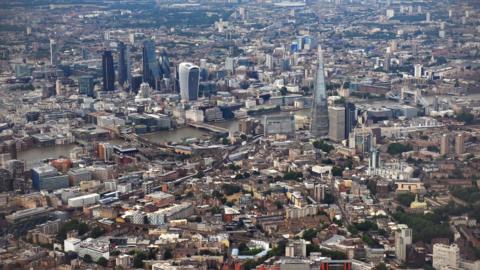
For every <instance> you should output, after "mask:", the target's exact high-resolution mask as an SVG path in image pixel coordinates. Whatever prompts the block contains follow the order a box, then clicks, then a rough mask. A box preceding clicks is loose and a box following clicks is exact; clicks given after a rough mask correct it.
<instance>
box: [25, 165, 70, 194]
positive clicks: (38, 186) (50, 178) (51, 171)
mask: <svg viewBox="0 0 480 270" xmlns="http://www.w3.org/2000/svg"><path fill="white" fill-rule="evenodd" d="M32 186H33V188H34V189H35V190H55V189H60V188H66V187H68V186H69V182H68V175H63V174H60V173H59V172H58V171H57V169H55V168H54V167H52V166H50V165H45V166H42V167H36V168H33V169H32Z"/></svg>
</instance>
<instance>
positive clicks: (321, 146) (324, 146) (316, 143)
mask: <svg viewBox="0 0 480 270" xmlns="http://www.w3.org/2000/svg"><path fill="white" fill-rule="evenodd" d="M313 147H315V148H317V149H320V150H322V151H323V152H326V153H330V151H332V150H333V149H334V147H333V146H332V145H331V144H328V143H326V142H325V141H323V140H320V141H314V142H313Z"/></svg>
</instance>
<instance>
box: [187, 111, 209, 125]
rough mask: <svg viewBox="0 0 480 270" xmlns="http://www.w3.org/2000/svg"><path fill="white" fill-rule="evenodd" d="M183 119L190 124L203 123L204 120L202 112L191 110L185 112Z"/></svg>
mask: <svg viewBox="0 0 480 270" xmlns="http://www.w3.org/2000/svg"><path fill="white" fill-rule="evenodd" d="M185 119H187V121H191V122H200V123H201V122H203V121H204V120H205V115H204V113H203V111H202V110H198V109H191V110H188V111H186V112H185Z"/></svg>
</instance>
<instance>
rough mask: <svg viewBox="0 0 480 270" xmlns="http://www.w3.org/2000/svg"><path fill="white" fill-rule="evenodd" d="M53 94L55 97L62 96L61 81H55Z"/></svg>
mask: <svg viewBox="0 0 480 270" xmlns="http://www.w3.org/2000/svg"><path fill="white" fill-rule="evenodd" d="M55 94H56V95H57V96H61V95H63V85H62V80H60V79H57V80H56V81H55Z"/></svg>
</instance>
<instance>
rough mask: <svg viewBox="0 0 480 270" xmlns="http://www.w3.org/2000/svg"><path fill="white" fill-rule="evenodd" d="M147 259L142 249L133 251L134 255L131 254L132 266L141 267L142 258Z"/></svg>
mask: <svg viewBox="0 0 480 270" xmlns="http://www.w3.org/2000/svg"><path fill="white" fill-rule="evenodd" d="M146 259H147V254H145V253H144V252H143V251H137V252H135V256H133V266H134V267H136V268H143V260H146Z"/></svg>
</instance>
